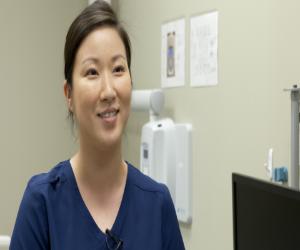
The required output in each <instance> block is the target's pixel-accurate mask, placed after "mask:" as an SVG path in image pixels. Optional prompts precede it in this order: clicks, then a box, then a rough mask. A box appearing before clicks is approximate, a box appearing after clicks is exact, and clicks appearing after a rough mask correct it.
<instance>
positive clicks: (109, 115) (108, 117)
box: [97, 108, 120, 124]
mask: <svg viewBox="0 0 300 250" xmlns="http://www.w3.org/2000/svg"><path fill="white" fill-rule="evenodd" d="M119 111H120V110H119V109H115V108H112V109H107V110H105V111H103V112H101V113H97V116H98V117H100V118H102V120H104V121H105V122H106V123H110V124H112V123H114V122H115V121H116V117H117V114H118V113H119Z"/></svg>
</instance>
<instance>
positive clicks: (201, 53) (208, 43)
mask: <svg viewBox="0 0 300 250" xmlns="http://www.w3.org/2000/svg"><path fill="white" fill-rule="evenodd" d="M190 25H191V26H190V27H191V30H190V81H191V86H211V85H216V84H218V12H217V11H214V12H210V13H206V14H203V15H200V16H195V17H192V18H191V19H190Z"/></svg>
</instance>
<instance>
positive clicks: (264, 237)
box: [232, 174, 300, 250]
mask: <svg viewBox="0 0 300 250" xmlns="http://www.w3.org/2000/svg"><path fill="white" fill-rule="evenodd" d="M232 188H233V189H232V192H233V229H234V250H296V249H300V192H299V191H296V190H292V189H289V188H286V187H283V186H280V185H277V184H274V183H271V182H266V181H262V180H258V179H255V178H251V177H247V176H242V175H239V174H233V175H232Z"/></svg>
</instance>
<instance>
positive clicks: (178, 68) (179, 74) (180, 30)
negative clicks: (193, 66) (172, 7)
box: [161, 19, 185, 88]
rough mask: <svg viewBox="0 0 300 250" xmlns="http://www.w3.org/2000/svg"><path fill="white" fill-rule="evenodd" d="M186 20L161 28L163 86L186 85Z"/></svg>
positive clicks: (170, 23) (166, 24)
mask: <svg viewBox="0 0 300 250" xmlns="http://www.w3.org/2000/svg"><path fill="white" fill-rule="evenodd" d="M184 71H185V20H184V19H179V20H176V21H173V22H169V23H165V24H163V25H162V27H161V86H162V88H169V87H178V86H183V85H184V80H185V79H184V78H185V74H184Z"/></svg>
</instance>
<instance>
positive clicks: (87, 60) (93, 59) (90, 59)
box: [82, 57, 99, 64]
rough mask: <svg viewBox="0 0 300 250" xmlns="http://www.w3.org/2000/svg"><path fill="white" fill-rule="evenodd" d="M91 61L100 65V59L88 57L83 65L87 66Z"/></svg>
mask: <svg viewBox="0 0 300 250" xmlns="http://www.w3.org/2000/svg"><path fill="white" fill-rule="evenodd" d="M89 61H91V62H93V63H95V64H97V63H99V59H98V58H96V57H88V58H86V59H84V60H83V61H82V64H85V63H87V62H89Z"/></svg>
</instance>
